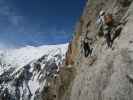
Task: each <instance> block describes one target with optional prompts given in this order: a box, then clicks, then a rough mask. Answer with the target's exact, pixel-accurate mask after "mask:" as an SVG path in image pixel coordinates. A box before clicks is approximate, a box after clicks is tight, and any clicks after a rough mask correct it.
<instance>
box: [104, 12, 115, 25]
mask: <svg viewBox="0 0 133 100" xmlns="http://www.w3.org/2000/svg"><path fill="white" fill-rule="evenodd" d="M104 21H105V24H107V25H112V23H113V17H112V14H107V15H105V16H104Z"/></svg>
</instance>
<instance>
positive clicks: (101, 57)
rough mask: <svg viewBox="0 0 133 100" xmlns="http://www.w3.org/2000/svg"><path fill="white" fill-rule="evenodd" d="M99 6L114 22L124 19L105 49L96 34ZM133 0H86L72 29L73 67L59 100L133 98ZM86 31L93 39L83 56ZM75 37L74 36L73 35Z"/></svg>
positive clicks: (101, 39) (103, 43)
mask: <svg viewBox="0 0 133 100" xmlns="http://www.w3.org/2000/svg"><path fill="white" fill-rule="evenodd" d="M101 9H103V10H105V11H107V12H111V13H112V14H113V18H114V19H115V21H118V22H124V24H123V27H122V31H121V32H120V34H119V35H118V36H117V37H116V38H115V39H114V42H113V46H112V48H107V46H106V42H105V39H104V37H103V36H99V35H98V34H97V28H96V19H97V16H98V14H99V11H100V10H101ZM132 12H133V2H132V0H89V1H88V2H87V4H86V7H85V9H84V12H83V15H82V16H81V18H80V20H81V21H79V23H80V25H78V26H77V28H76V35H75V37H74V38H73V41H72V45H75V44H77V45H78V48H76V49H75V47H72V48H71V49H72V51H73V52H74V51H78V52H77V53H76V55H75V58H73V60H74V62H75V63H74V65H71V68H75V69H76V74H75V78H74V80H72V81H71V84H70V85H69V87H68V89H67V91H65V93H64V96H63V97H62V98H61V100H132V98H133V36H132V35H133V33H132V31H133V29H132V27H133V13H132ZM86 33H88V37H89V38H92V39H93V40H94V41H93V54H92V56H90V57H88V58H85V57H84V54H83V52H82V45H81V44H82V41H81V40H82V37H84V36H85V34H86ZM77 36H78V37H79V38H78V39H77V38H76V37H77Z"/></svg>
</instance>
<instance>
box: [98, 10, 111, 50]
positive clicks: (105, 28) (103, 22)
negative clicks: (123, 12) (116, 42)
mask: <svg viewBox="0 0 133 100" xmlns="http://www.w3.org/2000/svg"><path fill="white" fill-rule="evenodd" d="M99 15H100V16H99V19H98V21H97V23H98V24H99V29H98V32H99V31H102V32H103V35H104V37H105V39H106V42H107V45H108V47H110V48H111V47H112V39H111V30H112V26H113V18H112V15H111V14H105V12H104V11H103V10H102V11H101V12H100V14H99Z"/></svg>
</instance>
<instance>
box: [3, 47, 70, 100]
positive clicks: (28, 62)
mask: <svg viewBox="0 0 133 100" xmlns="http://www.w3.org/2000/svg"><path fill="white" fill-rule="evenodd" d="M67 47H68V44H61V45H45V46H40V47H32V46H26V47H23V48H19V49H8V50H1V51H0V100H1V99H2V100H42V98H41V96H39V95H41V92H42V91H43V90H44V88H45V87H47V86H48V85H49V84H48V82H47V79H49V78H51V77H52V78H53V77H56V75H58V72H59V70H60V67H61V64H62V63H63V61H64V58H65V53H66V51H67Z"/></svg>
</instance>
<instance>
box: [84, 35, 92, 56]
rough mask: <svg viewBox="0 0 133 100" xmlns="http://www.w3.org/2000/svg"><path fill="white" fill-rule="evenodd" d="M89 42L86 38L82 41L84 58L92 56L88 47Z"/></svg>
mask: <svg viewBox="0 0 133 100" xmlns="http://www.w3.org/2000/svg"><path fill="white" fill-rule="evenodd" d="M90 41H91V40H89V39H88V38H87V37H85V38H84V41H83V48H84V55H85V57H88V56H89V55H90V56H91V54H92V49H91V47H90Z"/></svg>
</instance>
